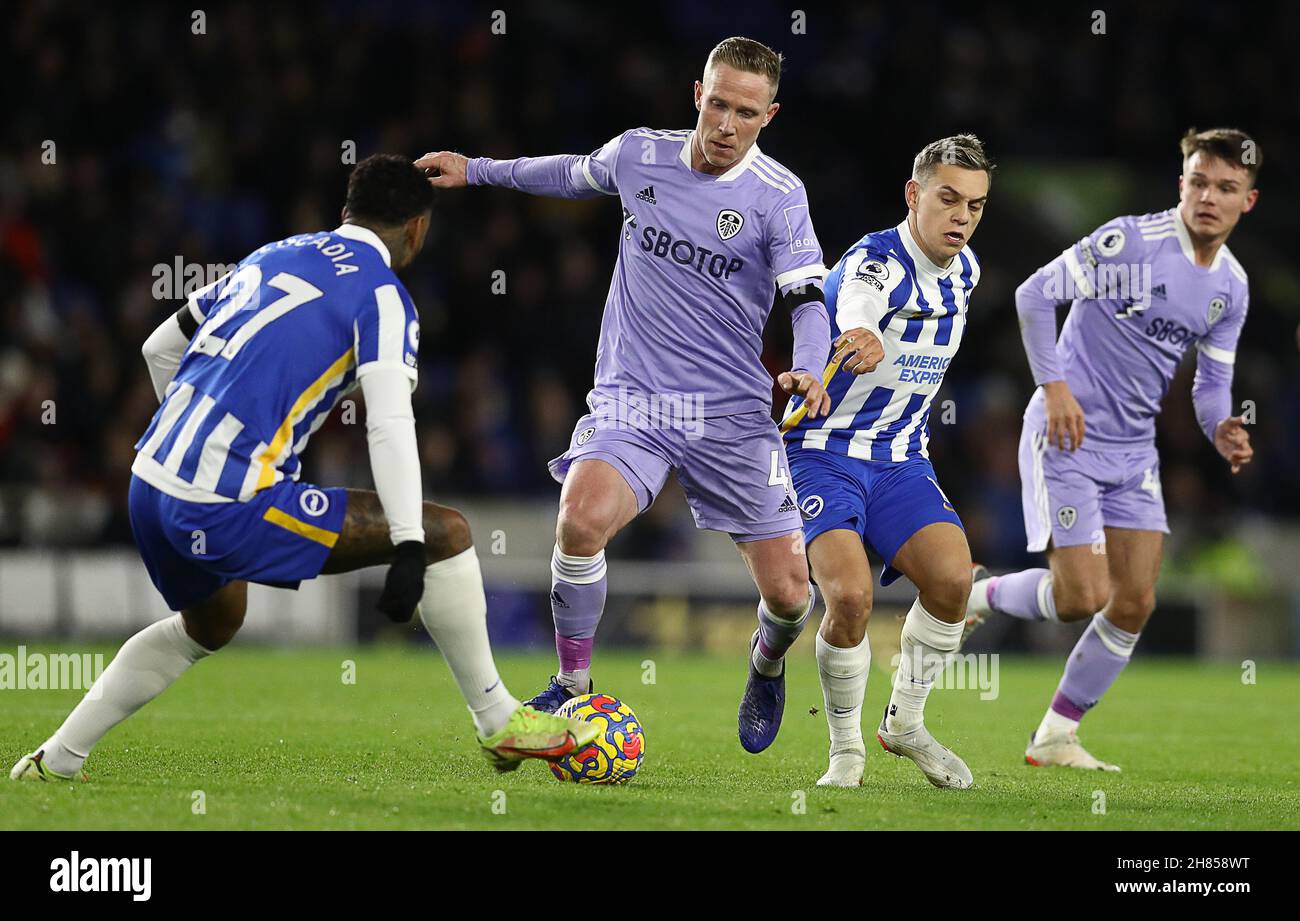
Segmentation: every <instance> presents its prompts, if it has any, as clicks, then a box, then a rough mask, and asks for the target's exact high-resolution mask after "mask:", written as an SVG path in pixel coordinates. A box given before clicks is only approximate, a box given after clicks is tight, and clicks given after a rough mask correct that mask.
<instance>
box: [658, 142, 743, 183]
mask: <svg viewBox="0 0 1300 921" xmlns="http://www.w3.org/2000/svg"><path fill="white" fill-rule="evenodd" d="M694 144H695V131H694V130H692V131H691V133H690V134H688V135H687V136H686V143H684V144H683V145H682V149H681V151H680V152H679V153H678V154H677V159H678V160H680V161H681V162H682V163H684V164H685V165H686V168H687V169H688V170H692V171H694V172H697V173H698V172H700V171H699V170H697V169H695V167H693V166H691V147H692V145H694ZM760 153H762V151H761V150H759V149H758V144H757V143H754V144H751V145H749V150H747V151H745V155H744V156H743V157H741V158H740V159H739V160H737V161H736V162H735V163H734V164H733V165H732V167H731V168H730V169H729V170H727V171H726V172H725V173H723V174H722V175H720V176H714V177H713V178H714V179H716V180H717V181H718V182H734V181H735V180H737V179H739V178H740V177H741V175H742V174H743V173H744V172H745V170H747V169H749V164H751V163H753V162H754V158H755V157H757V156H758V155H759V154H760ZM703 175H706V176H707V175H710V174H708V173H704V174H703Z"/></svg>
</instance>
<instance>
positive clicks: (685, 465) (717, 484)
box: [548, 398, 803, 542]
mask: <svg viewBox="0 0 1300 921" xmlns="http://www.w3.org/2000/svg"><path fill="white" fill-rule="evenodd" d="M590 405H591V406H592V408H593V411H592V412H590V413H588V414H587V415H585V416H583V417H582V418H581V419H579V420H578V424H577V425H576V426H575V427H574V429H573V437H572V438H571V439H570V441H569V450H568V451H566V452H564V453H563V454H561V455H560V456H559V457H557V458H555V459H554V460H553V461H551V462H550V464H549V465H548V466H549V467H550V471H551V476H553V477H555V479H556V481H557V482H560V483H563V482H564V477H565V476H566V475H567V474H568V472H569V468H570V467H571V466H573V463H574V462H575V461H579V460H585V459H589V458H590V459H596V460H603V461H605V462H607V463H609V464H610V465H612V466H613V467H614V469H615V470H617V471H618V472H619V473H620V474H622V475H623V479H625V480H627V484H628V485H629V486H631V487H632V491H633V492H634V493H636V500H637V508H638V509H639V510H640V511H642V512H644V511H645V510H646V509H647V508H649V507H650V503H652V502H654V500H655V497H656V496H657V495H659V491H660V490H661V489H663V486H664V483H666V482H667V481H668V474H669V472H670V471H671V472H673V473H676V474H677V482H679V483H680V484H681V486H682V490H683V491H684V492H685V493H686V501H687V503H688V504H689V505H690V507H691V514H692V515H694V516H695V525H696V527H699V528H705V529H707V530H710V531H724V532H726V533H727V534H730V535H731V537H732V539H733V540H735V541H738V542H743V541H751V540H764V539H766V538H769V537H782V536H784V535H786V534H792V533H794V532H795V531H798V530H799V529H800V528H801V527H802V525H803V522H802V519H801V518H800V515H799V503H798V500H797V499H796V497H795V493H794V484H793V483H792V482H791V480H790V467H789V465H788V464H787V463H786V459H785V444H784V442H783V441H782V440H781V436H780V434H779V433H778V432H777V428H776V425H775V424H774V423H773V422H772V418H771V416H769V415H768V414H767V413H765V412H752V413H742V414H738V415H733V416H718V417H715V418H712V419H691V418H687V419H682V418H681V417H680V416H675V417H671V418H669V417H668V415H667V414H660V415H659V416H658V417H656V416H651V415H648V414H646V413H645V412H637V411H635V409H634V408H630V407H629V406H628V404H627V403H625V402H623V403H620V402H618V401H615V400H608V399H605V400H602V399H599V398H597V399H596V401H595V402H593V403H592V404H590ZM660 422H662V423H664V424H663V425H662V426H661V425H658V424H656V423H660Z"/></svg>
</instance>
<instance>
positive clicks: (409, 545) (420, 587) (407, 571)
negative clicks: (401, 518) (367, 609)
mask: <svg viewBox="0 0 1300 921" xmlns="http://www.w3.org/2000/svg"><path fill="white" fill-rule="evenodd" d="M427 565H428V563H426V562H425V556H424V544H422V543H420V542H419V541H418V540H404V541H402V542H401V543H400V544H398V545H397V546H396V547H395V548H393V564H392V565H391V566H389V567H388V575H387V577H385V579H384V590H383V592H382V593H381V594H380V596H379V602H378V603H377V604H376V605H375V607H377V608H378V609H379V610H381V611H383V612H384V614H386V615H387V616H388V619H389V620H391V621H395V622H396V623H399V624H404V623H407V622H408V621H410V619H411V615H412V614H414V613H415V606H416V605H417V604H419V603H420V598H421V596H423V595H424V568H425V566H427Z"/></svg>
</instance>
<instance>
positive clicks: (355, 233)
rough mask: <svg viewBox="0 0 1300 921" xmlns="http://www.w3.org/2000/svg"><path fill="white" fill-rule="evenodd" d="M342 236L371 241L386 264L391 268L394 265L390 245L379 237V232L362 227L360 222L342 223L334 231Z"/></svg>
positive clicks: (363, 241) (360, 240)
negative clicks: (389, 251) (389, 252)
mask: <svg viewBox="0 0 1300 921" xmlns="http://www.w3.org/2000/svg"><path fill="white" fill-rule="evenodd" d="M333 232H334V233H335V234H337V235H339V236H340V237H347V238H348V239H349V240H356V241H358V242H360V243H369V244H370V245H371V246H373V247H374V248H375V249H377V250H379V255H380V256H382V257H383V258H384V265H386V266H388V267H389V268H390V269H391V268H392V267H393V259H392V257H391V256H390V255H389V254H388V247H387V246H385V245H384V241H383V240H381V239H379V234H377V233H375V232H374V231H373V230H371V229H370V228H369V227H362V226H361V225H360V224H342V225H340V226H338V227H336V228H335V229H334V231H333Z"/></svg>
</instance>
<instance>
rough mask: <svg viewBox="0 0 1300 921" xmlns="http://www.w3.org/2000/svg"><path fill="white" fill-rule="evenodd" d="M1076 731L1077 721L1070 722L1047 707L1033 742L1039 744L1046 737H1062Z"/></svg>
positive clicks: (1070, 720) (1077, 727) (1066, 717)
mask: <svg viewBox="0 0 1300 921" xmlns="http://www.w3.org/2000/svg"><path fill="white" fill-rule="evenodd" d="M1078 730H1079V721H1078V720H1072V719H1070V718H1069V717H1068V716H1064V715H1062V714H1060V713H1057V712H1056V711H1055V710H1053V709H1052V708H1051V707H1048V708H1047V712H1046V713H1045V714H1043V721H1042V722H1041V723H1039V724H1038V731H1037V732H1035V733H1034V741H1036V742H1041V741H1042V740H1043V739H1046V738H1047V737H1048V736H1054V735H1063V734H1065V733H1068V732H1078Z"/></svg>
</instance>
